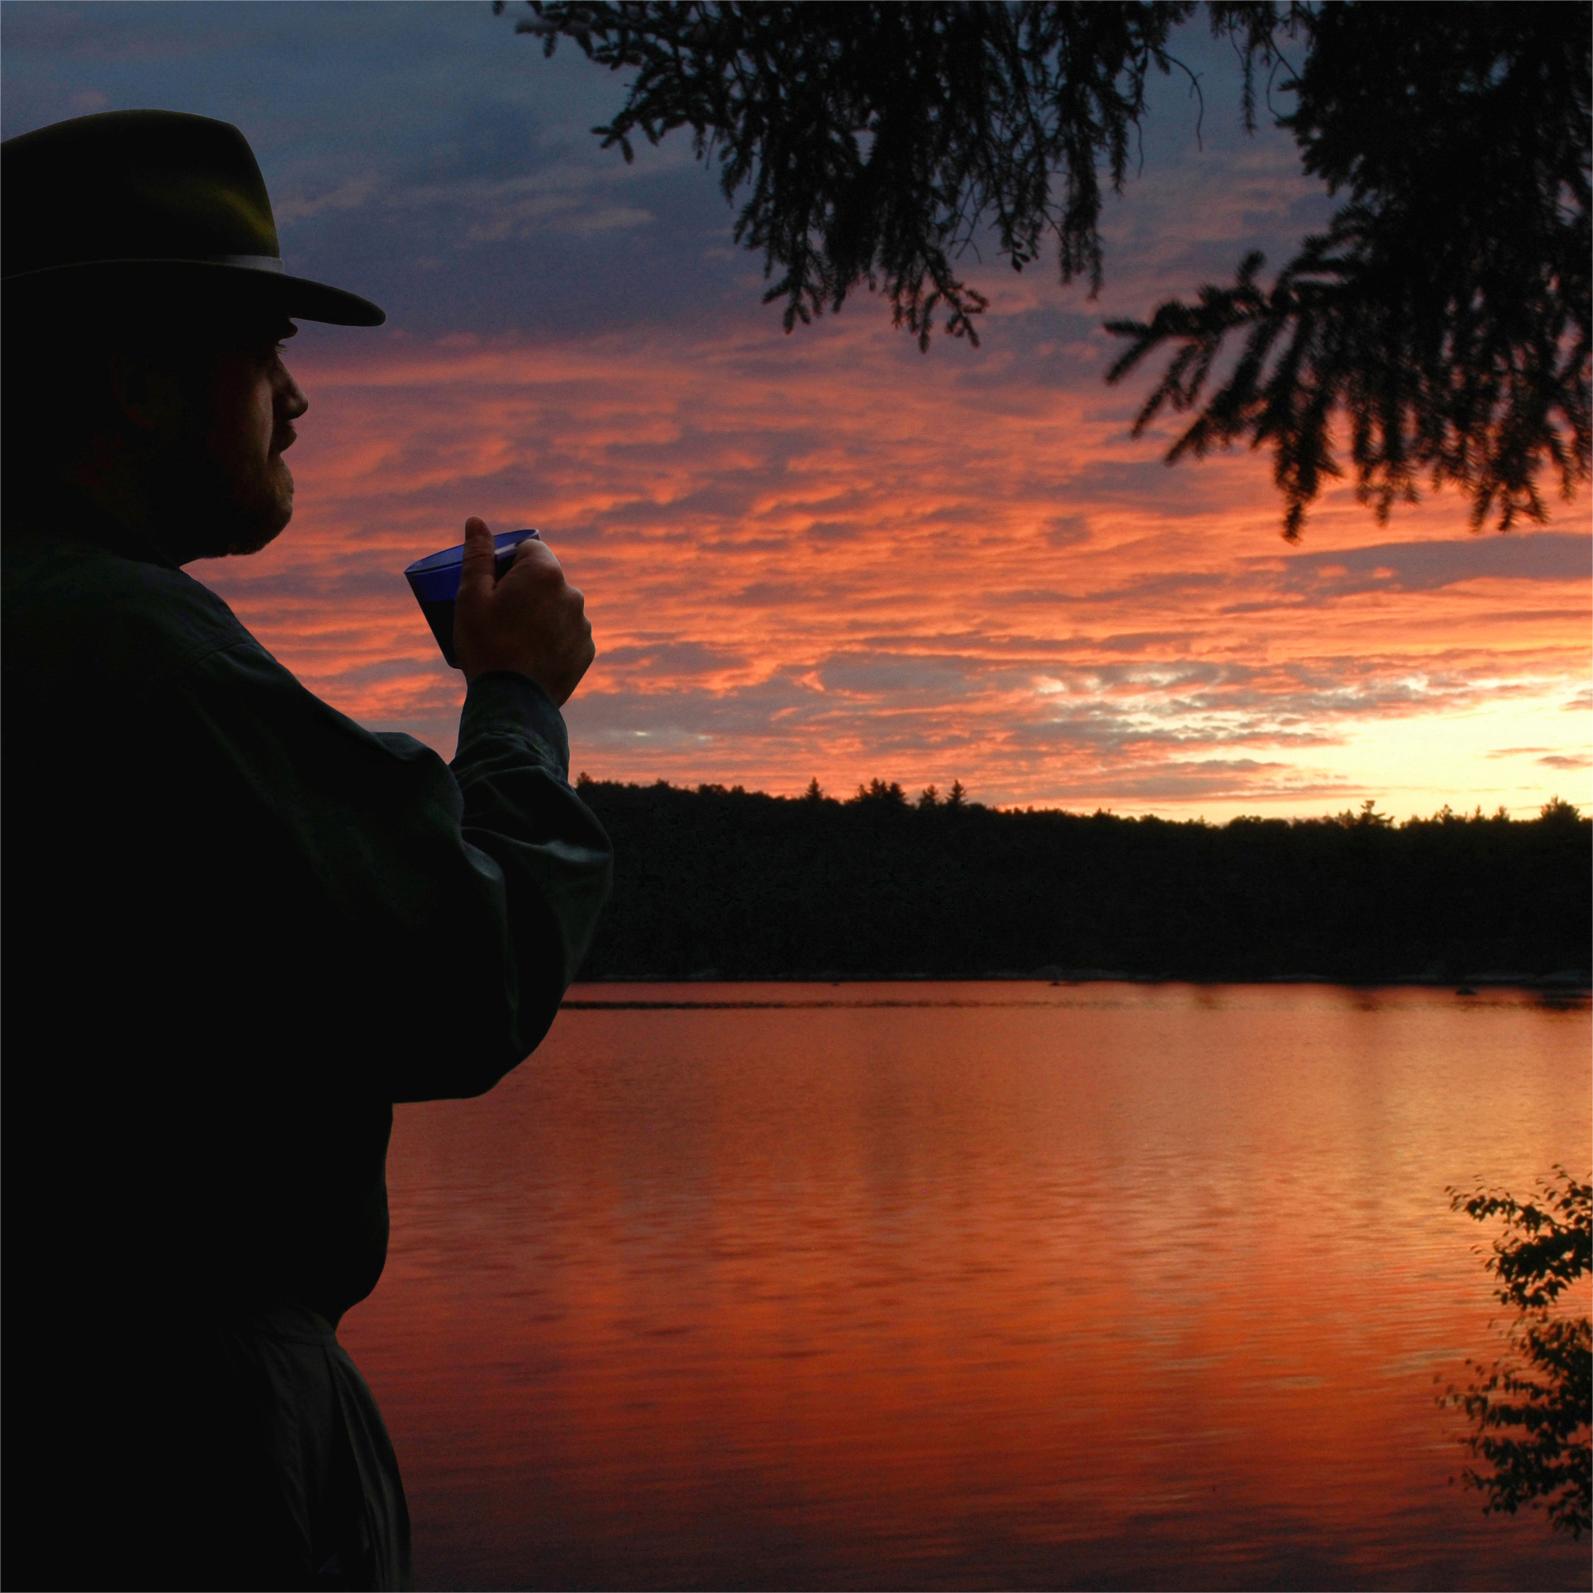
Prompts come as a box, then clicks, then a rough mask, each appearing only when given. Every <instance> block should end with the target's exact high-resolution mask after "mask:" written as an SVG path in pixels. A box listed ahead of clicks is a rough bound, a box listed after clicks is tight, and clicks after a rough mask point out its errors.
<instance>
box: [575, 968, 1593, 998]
mask: <svg viewBox="0 0 1593 1593" xmlns="http://www.w3.org/2000/svg"><path fill="white" fill-rule="evenodd" d="M574 983H575V984H577V985H888V984H1040V985H1047V986H1063V985H1086V984H1135V985H1164V984H1180V985H1334V986H1338V987H1339V988H1341V989H1346V990H1369V989H1379V988H1388V987H1405V988H1413V989H1432V990H1444V989H1449V990H1454V991H1455V992H1456V993H1457V994H1465V993H1467V992H1468V991H1470V992H1475V991H1476V990H1479V989H1494V990H1497V989H1519V990H1534V991H1539V992H1544V991H1548V992H1556V991H1557V992H1563V993H1565V994H1567V995H1578V994H1584V995H1585V994H1589V993H1593V974H1589V973H1587V972H1583V971H1582V970H1579V969H1574V968H1567V969H1557V970H1556V971H1554V972H1553V973H1546V974H1528V973H1521V972H1518V971H1515V970H1510V971H1503V970H1489V971H1486V972H1482V973H1474V974H1468V975H1465V976H1464V977H1461V976H1453V977H1440V976H1438V975H1434V974H1405V975H1378V976H1376V977H1371V978H1365V979H1346V978H1342V977H1339V976H1337V975H1334V974H1323V973H1287V974H1260V975H1246V974H1190V973H1179V972H1168V973H1154V974H1150V973H1130V972H1127V971H1122V970H1116V969H1099V968H1088V969H1060V970H1053V969H1050V968H1042V969H1035V970H1030V971H1028V972H1008V971H1000V970H998V971H996V972H985V973H935V974H930V973H881V972H865V973H838V972H835V971H833V970H819V971H816V972H808V973H784V974H725V973H721V972H719V970H718V969H714V968H705V969H701V970H699V971H697V972H695V973H689V974H675V975H670V974H657V973H650V974H630V973H626V974H612V973H609V974H590V975H588V974H579V975H577V976H576V979H575V981H574Z"/></svg>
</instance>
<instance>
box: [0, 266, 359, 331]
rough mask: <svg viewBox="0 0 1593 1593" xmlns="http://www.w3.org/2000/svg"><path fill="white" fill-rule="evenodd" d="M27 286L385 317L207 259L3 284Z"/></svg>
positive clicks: (266, 273)
mask: <svg viewBox="0 0 1593 1593" xmlns="http://www.w3.org/2000/svg"><path fill="white" fill-rule="evenodd" d="M24 284H37V285H38V286H40V287H51V288H55V289H57V290H60V289H66V290H68V291H70V290H71V289H72V288H74V287H78V288H81V290H82V292H83V295H84V296H85V297H87V296H92V297H94V298H95V299H97V300H105V299H112V298H115V297H116V296H117V294H118V292H119V291H120V292H125V291H126V290H127V289H128V288H130V287H145V288H148V287H152V286H155V285H160V286H165V287H176V286H179V285H180V286H182V287H184V288H192V289H194V290H196V291H199V292H201V293H204V294H206V295H207V296H210V297H213V298H214V297H220V298H225V297H228V296H230V295H232V294H234V293H236V294H237V296H238V297H239V298H240V299H242V300H246V301H252V302H256V303H258V302H261V301H265V302H268V303H270V304H271V305H272V306H273V307H274V308H276V309H278V310H280V311H281V313H282V314H283V315H287V316H291V317H293V318H294V319H295V320H300V321H324V322H327V323H328V324H330V325H332V326H380V325H381V324H382V323H383V322H384V321H386V319H387V312H386V311H385V310H383V309H382V308H381V307H380V306H379V305H376V304H373V303H372V302H371V301H370V300H369V299H365V298H361V297H360V295H359V294H357V293H350V292H348V290H347V289H345V288H334V287H332V286H331V285H330V284H328V283H325V282H314V281H312V280H311V279H310V278H309V277H296V276H290V275H289V274H288V273H287V272H285V271H273V270H270V269H268V268H265V267H262V266H250V265H236V264H232V263H230V262H229V263H226V264H222V263H219V262H216V261H209V260H148V259H139V260H85V261H79V262H74V263H72V264H70V265H58V266H46V267H43V268H42V269H40V270H37V271H24V272H19V273H17V274H16V275H14V276H8V277H7V278H6V279H5V282H4V286H5V288H6V290H7V291H9V290H10V289H11V288H12V287H21V286H23V285H24Z"/></svg>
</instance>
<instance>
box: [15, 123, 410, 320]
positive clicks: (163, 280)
mask: <svg viewBox="0 0 1593 1593" xmlns="http://www.w3.org/2000/svg"><path fill="white" fill-rule="evenodd" d="M0 212H3V217H0V220H3V231H0V281H3V283H4V285H5V287H6V288H7V289H10V288H12V287H13V286H17V287H20V286H21V285H23V284H25V283H26V284H30V285H31V284H38V285H39V286H41V287H43V286H46V285H48V286H50V287H52V288H55V289H57V290H65V291H66V292H67V293H68V294H69V295H72V296H76V297H81V298H82V299H84V300H87V299H89V298H91V297H100V296H104V295H108V294H109V295H115V294H116V293H118V292H119V291H120V290H121V289H123V288H125V287H126V285H127V284H128V283H129V281H137V282H142V283H146V284H149V283H155V284H159V285H161V286H164V287H168V288H170V287H175V288H177V289H179V290H182V291H186V290H188V289H190V288H191V289H192V290H193V291H195V292H196V293H200V294H204V295H205V296H206V297H207V298H214V297H216V296H218V295H219V296H220V297H222V298H223V299H228V298H231V297H232V296H233V295H237V297H239V298H240V299H253V300H256V301H265V302H269V303H270V304H271V305H272V306H273V307H274V308H276V309H278V310H279V311H280V312H281V313H282V314H283V315H288V316H293V317H296V318H298V319H301V320H307V321H329V322H332V323H334V324H336V325H338V326H380V325H381V324H382V322H383V321H385V320H386V319H387V316H386V314H385V313H384V312H383V311H382V310H381V309H379V308H378V307H377V306H376V305H374V304H372V303H371V301H370V300H369V299H363V298H361V297H360V296H359V295H358V294H357V293H349V292H347V291H345V290H344V289H342V288H334V287H331V286H329V285H328V284H326V283H324V282H312V281H311V280H310V279H309V278H308V277H297V276H291V275H289V274H288V271H287V269H286V267H285V266H284V265H283V263H282V251H281V247H280V245H279V244H278V242H277V227H276V221H275V220H274V219H273V217H272V214H271V200H270V198H269V196H268V195H267V193H266V186H265V179H264V178H263V177H262V176H261V175H260V167H259V164H258V163H257V162H256V160H255V158H254V151H253V150H251V149H250V148H249V145H248V141H247V140H246V139H245V138H244V136H243V134H242V133H240V132H239V131H238V129H237V128H236V127H234V126H232V124H231V123H230V122H220V121H216V120H214V119H212V118H211V117H208V116H191V115H188V114H187V113H185V112H182V111H102V112H100V113H99V114H98V115H94V116H78V117H74V118H73V119H72V120H71V121H67V122H54V123H52V124H51V125H50V126H48V127H40V128H36V129H35V130H34V131H33V132H31V133H19V134H18V135H17V136H16V137H15V138H8V139H6V140H5V142H4V143H3V144H0Z"/></svg>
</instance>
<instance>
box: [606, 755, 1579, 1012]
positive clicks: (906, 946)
mask: <svg viewBox="0 0 1593 1593" xmlns="http://www.w3.org/2000/svg"><path fill="white" fill-rule="evenodd" d="M579 789H580V793H581V795H582V797H583V798H584V799H585V801H586V802H587V803H588V805H589V806H590V807H591V808H592V810H593V811H594V812H595V813H596V814H597V815H598V816H599V818H600V819H601V821H602V823H603V825H604V826H605V828H606V829H607V831H608V833H609V834H610V836H611V837H612V838H613V841H614V848H615V854H616V856H617V857H619V858H620V859H621V862H620V865H619V868H618V874H617V879H616V884H615V898H614V908H613V910H612V911H611V912H610V913H609V915H608V917H607V918H606V919H605V920H604V921H603V922H602V924H601V925H600V927H599V929H598V933H597V938H596V940H595V942H594V944H593V946H592V949H591V952H590V953H589V955H588V957H587V959H586V962H585V963H584V965H583V970H582V972H583V975H584V976H585V977H587V978H617V977H632V978H658V979H682V978H692V977H702V976H705V975H717V976H719V977H723V978H727V979H753V978H865V977H904V976H916V975H923V976H929V977H936V978H956V977H966V978H977V977H981V976H990V975H999V974H1009V975H1010V974H1018V975H1028V976H1031V977H1044V978H1055V977H1065V976H1068V975H1077V974H1079V973H1086V972H1093V973H1122V974H1129V975H1138V976H1149V977H1184V978H1196V979H1233V980H1247V979H1268V978H1288V977H1298V976H1312V975H1314V976H1317V977H1321V978H1324V979H1332V980H1342V981H1378V980H1400V979H1433V980H1442V981H1447V982H1451V983H1455V984H1460V983H1462V982H1464V981H1466V980H1475V979H1483V978H1488V977H1494V978H1498V977H1500V976H1504V975H1508V976H1512V977H1514V978H1518V979H1521V980H1523V981H1527V980H1534V979H1549V980H1551V981H1553V982H1558V983H1564V984H1568V985H1575V984H1577V983H1579V982H1585V981H1586V979H1587V976H1588V969H1589V962H1590V944H1589V941H1590V937H1589V919H1590V907H1593V892H1590V886H1589V862H1590V858H1593V823H1590V821H1588V820H1586V819H1582V818H1580V817H1579V816H1578V814H1577V812H1576V810H1575V808H1573V807H1571V806H1570V805H1569V804H1566V803H1551V804H1549V805H1548V807H1547V808H1546V809H1545V810H1544V812H1543V814H1542V815H1541V816H1540V817H1538V818H1536V819H1533V820H1530V821H1512V820H1510V819H1508V818H1505V817H1502V816H1494V817H1485V816H1483V815H1482V814H1481V813H1480V812H1479V813H1477V814H1474V815H1472V816H1471V817H1465V816H1461V815H1456V814H1453V813H1450V812H1448V810H1445V811H1444V812H1443V813H1441V814H1439V815H1438V816H1436V817H1434V818H1432V819H1422V820H1412V821H1410V822H1407V823H1405V824H1402V825H1398V826H1396V825H1393V824H1391V823H1390V822H1389V821H1388V820H1387V819H1386V818H1384V817H1382V816H1381V815H1379V814H1377V813H1376V812H1375V811H1373V809H1372V806H1371V804H1370V803H1368V804H1366V805H1365V806H1364V807H1363V808H1362V809H1361V810H1360V811H1359V812H1357V813H1343V814H1340V815H1338V816H1337V817H1334V818H1323V819H1313V820H1304V821H1301V820H1293V821H1291V820H1284V819H1252V818H1244V819H1236V820H1234V821H1233V822H1231V823H1229V824H1226V825H1221V826H1217V825H1209V824H1204V823H1201V822H1198V821H1191V822H1184V823H1171V822H1168V821H1166V820H1163V819H1156V818H1141V819H1128V818H1118V817H1114V816H1113V815H1111V814H1106V813H1097V814H1094V815H1093V816H1086V815H1081V814H1074V813H1061V812H1033V811H1029V812H997V811H993V810H990V809H987V808H984V807H981V806H979V805H978V804H976V803H970V802H968V801H967V800H966V798H964V797H963V796H962V793H961V791H960V790H958V791H957V793H956V795H957V798H958V800H957V801H955V802H948V800H947V799H946V797H945V796H943V795H940V794H938V793H937V794H936V795H935V798H934V800H932V801H926V800H924V799H923V798H920V799H919V800H918V801H917V802H914V801H913V800H912V799H910V798H909V797H907V796H906V794H905V793H904V792H903V791H902V790H901V788H900V787H899V786H895V785H890V784H886V783H884V782H881V781H875V782H874V783H873V785H872V786H871V787H870V788H869V789H867V790H864V791H860V793H859V795H858V796H856V797H854V798H853V799H851V800H850V801H846V802H841V801H836V800H834V799H831V798H828V797H824V796H822V795H820V794H816V793H812V792H810V794H809V795H808V796H807V797H806V798H780V797H771V796H765V795H763V794H761V793H757V792H748V791H743V790H740V789H739V788H734V789H729V790H727V789H725V788H724V787H722V786H702V787H699V788H698V789H697V790H695V791H692V790H685V789H679V788H676V787H672V786H669V785H666V784H664V783H662V782H660V783H659V784H657V785H652V786H638V785H622V784H617V783H611V782H606V781H596V780H591V779H588V778H586V777H585V776H582V777H581V780H580V783H579Z"/></svg>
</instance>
